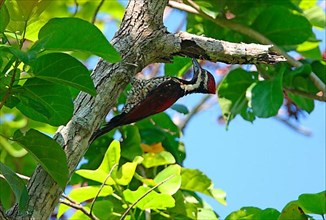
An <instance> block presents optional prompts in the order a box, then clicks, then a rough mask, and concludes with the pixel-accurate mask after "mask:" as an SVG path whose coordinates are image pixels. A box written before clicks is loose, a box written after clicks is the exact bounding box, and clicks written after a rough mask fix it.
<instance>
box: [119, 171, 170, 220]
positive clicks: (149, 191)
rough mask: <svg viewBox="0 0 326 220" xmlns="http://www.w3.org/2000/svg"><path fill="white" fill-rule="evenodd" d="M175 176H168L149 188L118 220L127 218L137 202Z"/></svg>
mask: <svg viewBox="0 0 326 220" xmlns="http://www.w3.org/2000/svg"><path fill="white" fill-rule="evenodd" d="M174 176H175V174H173V175H171V176H169V177H168V178H166V179H164V180H162V181H161V182H159V183H158V184H157V185H156V186H153V187H152V188H150V189H149V190H148V191H147V192H145V193H144V194H143V195H142V196H141V197H139V198H138V199H137V200H136V201H135V202H134V203H132V204H131V206H129V208H128V209H126V211H125V212H124V213H123V214H122V216H121V218H120V220H123V219H125V217H126V216H127V214H128V213H129V211H130V210H131V209H132V208H133V207H134V206H135V205H137V203H138V202H140V200H142V199H143V198H144V197H145V196H147V195H148V194H149V193H151V192H152V191H153V190H155V189H156V188H157V187H159V186H160V185H162V184H163V183H165V182H167V181H169V180H170V179H172V178H173V177H174Z"/></svg>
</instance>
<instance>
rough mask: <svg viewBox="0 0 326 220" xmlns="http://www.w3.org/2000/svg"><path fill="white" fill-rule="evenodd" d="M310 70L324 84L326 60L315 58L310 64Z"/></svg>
mask: <svg viewBox="0 0 326 220" xmlns="http://www.w3.org/2000/svg"><path fill="white" fill-rule="evenodd" d="M311 68H312V71H313V72H314V73H316V75H317V76H318V77H319V79H321V80H322V81H323V83H325V84H326V74H325V69H326V62H324V61H319V60H315V61H313V62H312V64H311Z"/></svg>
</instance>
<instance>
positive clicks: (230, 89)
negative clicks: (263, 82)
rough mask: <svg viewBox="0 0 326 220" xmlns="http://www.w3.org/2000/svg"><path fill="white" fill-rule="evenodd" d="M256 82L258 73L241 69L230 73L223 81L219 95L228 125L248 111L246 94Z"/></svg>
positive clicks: (219, 88)
mask: <svg viewBox="0 0 326 220" xmlns="http://www.w3.org/2000/svg"><path fill="white" fill-rule="evenodd" d="M256 80H257V73H256V72H247V71H245V70H243V69H240V68H238V69H235V70H232V71H230V72H229V74H228V75H227V76H226V77H225V78H224V79H223V81H222V82H221V84H220V85H219V87H218V92H217V93H218V101H219V103H220V106H221V109H222V113H223V117H224V119H225V120H226V121H227V123H229V122H230V121H231V120H232V119H233V118H234V117H235V116H236V115H237V114H240V113H241V112H242V111H244V110H246V109H247V105H248V100H247V98H246V92H247V89H248V87H249V86H250V85H251V84H252V83H254V82H255V81H256Z"/></svg>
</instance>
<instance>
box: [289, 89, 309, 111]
mask: <svg viewBox="0 0 326 220" xmlns="http://www.w3.org/2000/svg"><path fill="white" fill-rule="evenodd" d="M288 96H289V98H290V99H291V100H292V101H293V102H294V103H295V104H296V105H297V106H298V107H300V108H301V109H302V110H305V111H306V112H308V113H311V112H312V111H313V110H314V108H315V104H314V100H312V99H308V98H305V97H302V96H298V95H295V94H293V93H291V92H288Z"/></svg>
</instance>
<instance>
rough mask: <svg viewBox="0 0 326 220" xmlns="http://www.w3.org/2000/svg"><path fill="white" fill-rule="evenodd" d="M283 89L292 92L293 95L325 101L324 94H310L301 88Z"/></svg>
mask: <svg viewBox="0 0 326 220" xmlns="http://www.w3.org/2000/svg"><path fill="white" fill-rule="evenodd" d="M285 90H286V91H288V92H291V93H293V94H295V95H299V96H303V97H305V98H308V99H314V100H318V101H322V102H326V96H325V94H323V95H322V96H318V95H314V94H310V93H307V92H305V91H301V90H298V89H290V88H285Z"/></svg>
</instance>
